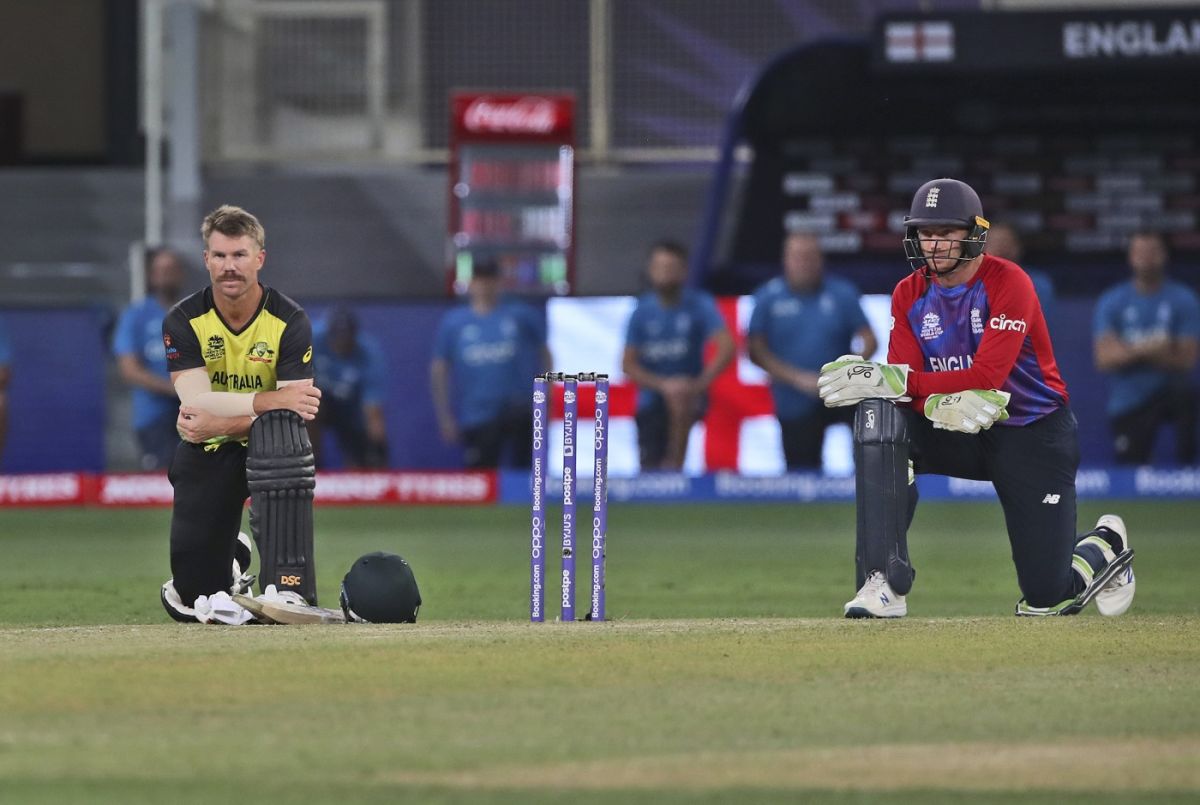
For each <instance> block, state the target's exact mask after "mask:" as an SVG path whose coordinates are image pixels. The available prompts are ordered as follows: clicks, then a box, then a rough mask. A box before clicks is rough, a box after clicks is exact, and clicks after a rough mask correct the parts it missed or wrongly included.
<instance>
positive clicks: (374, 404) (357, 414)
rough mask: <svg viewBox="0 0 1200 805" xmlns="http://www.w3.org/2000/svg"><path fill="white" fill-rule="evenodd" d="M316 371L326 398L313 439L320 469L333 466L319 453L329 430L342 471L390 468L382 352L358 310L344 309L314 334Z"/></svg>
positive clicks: (336, 311) (340, 308) (325, 456)
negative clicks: (365, 329)
mask: <svg viewBox="0 0 1200 805" xmlns="http://www.w3.org/2000/svg"><path fill="white" fill-rule="evenodd" d="M313 371H314V373H315V375H316V379H317V383H318V384H319V385H320V387H321V391H322V392H323V393H324V394H323V396H322V397H321V410H320V411H319V412H318V413H317V419H316V422H315V428H314V430H315V431H316V432H315V433H314V434H313V452H314V453H315V454H316V460H317V466H318V467H324V466H326V465H327V462H328V456H327V455H326V454H325V453H324V452H323V451H322V450H321V449H320V443H321V439H322V436H321V434H322V433H324V432H325V431H326V430H328V431H330V432H332V434H333V436H334V438H335V439H336V440H337V445H338V449H339V450H340V452H341V454H342V463H343V466H345V467H348V468H351V469H364V468H372V469H374V468H378V467H386V466H387V464H388V447H387V425H386V423H385V421H384V414H383V401H384V397H385V393H384V374H385V371H386V369H385V363H384V358H383V350H382V348H381V347H380V346H379V343H378V342H377V341H376V340H375V339H374V338H372V337H371V336H370V335H367V334H366V333H363V332H361V330H360V328H359V322H358V316H356V315H355V313H354V311H352V310H350V309H349V308H347V307H344V306H340V305H339V306H338V307H335V308H333V310H331V311H330V312H329V315H328V316H327V317H326V318H325V319H324V320H323V321H322V322H320V323H319V324H318V325H317V326H316V327H315V328H314V329H313Z"/></svg>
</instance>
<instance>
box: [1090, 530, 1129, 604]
mask: <svg viewBox="0 0 1200 805" xmlns="http://www.w3.org/2000/svg"><path fill="white" fill-rule="evenodd" d="M1096 528H1107V529H1109V530H1111V531H1113V532H1114V533H1116V534H1117V536H1119V537H1120V538H1121V542H1122V543H1123V544H1124V545H1123V548H1124V550H1125V551H1128V550H1129V536H1128V534H1127V533H1126V532H1125V521H1124V520H1122V519H1121V518H1120V517H1118V516H1117V515H1115V514H1106V515H1104V516H1102V517H1101V518H1100V519H1099V520H1097V521H1096ZM1105 558H1106V559H1108V561H1110V562H1111V561H1112V560H1113V558H1114V557H1113V556H1106V557H1105ZM1136 589H1137V582H1136V581H1135V580H1134V577H1133V564H1132V563H1131V564H1130V565H1128V566H1127V567H1125V568H1123V569H1122V570H1120V571H1119V572H1118V573H1117V575H1115V576H1113V577H1112V578H1111V579H1109V580H1108V583H1107V584H1105V585H1104V587H1102V588H1101V590H1100V592H1098V593H1096V609H1098V610H1100V614H1101V615H1107V616H1109V617H1113V616H1115V615H1123V614H1124V613H1125V611H1126V610H1128V609H1129V606H1130V604H1132V603H1133V594H1134V592H1135V591H1136Z"/></svg>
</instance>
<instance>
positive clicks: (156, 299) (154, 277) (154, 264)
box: [113, 249, 184, 470]
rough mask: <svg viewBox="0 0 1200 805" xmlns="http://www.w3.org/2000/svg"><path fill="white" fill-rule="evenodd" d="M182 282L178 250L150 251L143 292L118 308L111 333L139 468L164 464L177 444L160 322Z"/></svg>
mask: <svg viewBox="0 0 1200 805" xmlns="http://www.w3.org/2000/svg"><path fill="white" fill-rule="evenodd" d="M183 284H184V268H183V262H182V260H181V259H180V257H179V255H177V254H176V253H175V252H172V251H169V250H167V249H159V250H157V251H154V252H151V253H150V254H149V255H148V259H147V261H146V297H145V298H144V299H142V300H141V301H140V302H134V303H133V304H131V305H129V306H128V307H127V308H125V310H124V311H122V313H121V318H120V320H119V321H118V322H117V327H116V331H115V333H114V335H113V354H114V355H116V358H117V368H118V370H119V371H120V373H121V379H123V380H124V381H125V382H126V383H128V384H129V385H130V386H132V388H133V394H132V403H133V430H134V433H135V434H136V435H137V441H138V450H139V452H140V453H141V457H140V463H141V467H142V469H143V470H165V469H167V467H169V466H170V464H171V457H172V456H174V454H175V447H176V446H177V445H178V444H179V433H178V431H177V430H176V428H175V420H176V418H177V417H178V415H179V398H178V397H176V396H175V388H174V386H172V385H171V379H170V375H169V373H168V372H167V355H166V348H165V347H164V346H163V337H162V323H163V317H164V316H166V315H167V311H168V310H170V309H171V307H172V306H173V305H174V304H175V303H176V302H178V301H179V300H180V299H181V298H182V295H183Z"/></svg>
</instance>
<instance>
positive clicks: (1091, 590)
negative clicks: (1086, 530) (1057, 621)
mask: <svg viewBox="0 0 1200 805" xmlns="http://www.w3.org/2000/svg"><path fill="white" fill-rule="evenodd" d="M1132 563H1133V548H1126V549H1125V550H1124V551H1122V552H1121V554H1120V555H1119V556H1118V557H1117V558H1116V559H1114V560H1112V561H1111V562H1109V563H1108V567H1106V568H1104V570H1103V571H1101V573H1100V575H1099V576H1097V577H1096V578H1094V579H1092V583H1091V584H1089V585H1088V588H1087V589H1086V590H1084V591H1083V592H1082V593H1080V594H1079V597H1078V598H1076V599H1075V600H1074V601H1072V602H1071V603H1069V604H1067V605H1066V606H1065V607H1063V608H1062V609H1061V610H1060V611H1059V613H1058V614H1059V615H1077V614H1078V613H1080V612H1082V611H1083V608H1084V607H1086V606H1087V605H1088V604H1090V603H1091V602H1092V599H1093V598H1095V597H1096V596H1097V595H1098V594H1099V593H1100V591H1101V590H1103V589H1104V585H1106V584H1108V583H1109V582H1110V581H1112V580H1113V578H1114V577H1116V575H1117V574H1118V573H1120V572H1121V571H1122V570H1124V569H1125V568H1127V567H1129V566H1130V565H1131V564H1132Z"/></svg>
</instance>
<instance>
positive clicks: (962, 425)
mask: <svg viewBox="0 0 1200 805" xmlns="http://www.w3.org/2000/svg"><path fill="white" fill-rule="evenodd" d="M1010 396H1011V395H1009V393H1008V392H1007V391H996V390H995V389H970V390H968V391H960V392H958V393H957V394H931V395H930V396H929V399H927V400H926V401H925V416H927V417H929V419H930V421H932V422H933V426H934V427H935V428H941V429H942V430H953V431H957V432H959V433H979V431H981V430H987V429H988V428H990V427H991V426H992V425H994V424H996V423H997V422H1003V421H1004V420H1006V419H1008V411H1007V410H1005V406H1006V405H1008V399H1009V397H1010Z"/></svg>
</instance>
